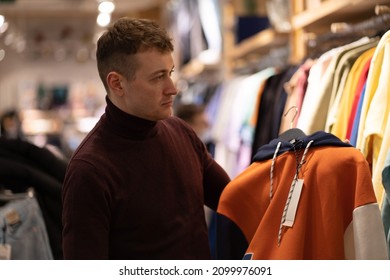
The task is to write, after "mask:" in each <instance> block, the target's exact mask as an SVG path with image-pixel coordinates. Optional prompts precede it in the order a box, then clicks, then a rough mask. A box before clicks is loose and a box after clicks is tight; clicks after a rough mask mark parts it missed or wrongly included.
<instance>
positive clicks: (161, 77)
mask: <svg viewBox="0 0 390 280" xmlns="http://www.w3.org/2000/svg"><path fill="white" fill-rule="evenodd" d="M163 79H164V75H158V76H157V77H156V80H163Z"/></svg>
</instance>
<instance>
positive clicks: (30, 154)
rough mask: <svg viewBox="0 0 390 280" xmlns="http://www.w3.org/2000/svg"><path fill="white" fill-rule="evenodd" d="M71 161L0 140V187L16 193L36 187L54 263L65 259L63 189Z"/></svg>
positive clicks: (21, 143) (27, 145)
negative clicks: (62, 217) (63, 243)
mask: <svg viewBox="0 0 390 280" xmlns="http://www.w3.org/2000/svg"><path fill="white" fill-rule="evenodd" d="M66 166H67V161H66V160H64V159H61V158H58V157H57V156H55V155H54V154H53V153H52V152H51V151H50V150H48V149H46V148H41V147H37V146H35V145H34V144H32V143H30V142H28V141H23V140H17V139H3V138H0V184H1V185H2V186H4V187H6V188H8V189H10V190H12V191H13V192H15V193H17V192H24V191H26V189H27V188H29V187H33V188H34V190H35V197H36V199H37V201H38V204H39V206H40V210H41V212H42V215H43V218H44V221H45V225H46V229H47V232H48V235H49V240H50V245H51V249H52V253H53V257H54V259H63V253H62V221H61V213H62V202H61V189H62V181H63V178H64V175H65V170H66Z"/></svg>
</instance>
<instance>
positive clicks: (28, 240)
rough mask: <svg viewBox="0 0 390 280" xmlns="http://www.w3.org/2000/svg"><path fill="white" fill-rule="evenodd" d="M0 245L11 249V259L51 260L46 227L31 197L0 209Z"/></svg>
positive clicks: (12, 202) (10, 203)
mask: <svg viewBox="0 0 390 280" xmlns="http://www.w3.org/2000/svg"><path fill="white" fill-rule="evenodd" d="M0 243H1V244H9V245H10V246H11V259H12V260H52V259H53V254H52V251H51V248H50V243H49V238H48V236H47V232H46V226H45V223H44V220H43V217H42V213H41V210H40V208H39V205H38V202H37V200H36V198H35V197H32V198H30V197H26V198H25V199H18V200H13V201H11V202H8V203H7V204H6V205H4V206H3V207H0Z"/></svg>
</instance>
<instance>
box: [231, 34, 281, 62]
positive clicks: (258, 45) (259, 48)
mask: <svg viewBox="0 0 390 280" xmlns="http://www.w3.org/2000/svg"><path fill="white" fill-rule="evenodd" d="M287 43H288V34H284V33H277V32H276V31H275V30H273V29H271V28H269V29H265V30H263V31H261V32H259V33H257V34H256V35H254V36H252V37H250V38H247V39H245V40H243V41H242V42H241V43H240V44H238V45H236V46H235V47H234V49H233V50H232V52H231V53H230V54H229V57H230V58H232V59H237V58H243V57H245V56H247V55H250V54H253V53H257V54H264V53H268V52H269V50H270V49H272V48H275V47H280V46H285V45H286V44H287Z"/></svg>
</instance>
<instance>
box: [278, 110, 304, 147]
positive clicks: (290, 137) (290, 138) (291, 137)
mask: <svg viewBox="0 0 390 280" xmlns="http://www.w3.org/2000/svg"><path fill="white" fill-rule="evenodd" d="M292 109H295V114H294V116H293V118H292V120H291V124H290V129H288V130H286V131H285V132H283V133H282V134H280V135H279V136H278V139H280V140H282V141H286V142H290V143H291V144H293V143H294V142H295V141H296V140H297V139H299V138H302V137H305V136H306V134H305V133H304V132H303V131H302V130H300V129H299V128H293V124H294V120H295V117H296V116H297V114H298V107H297V106H292V107H290V108H289V109H288V110H287V112H286V113H284V114H283V117H286V116H287V114H288V113H289V112H290V111H291V110H292Z"/></svg>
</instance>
